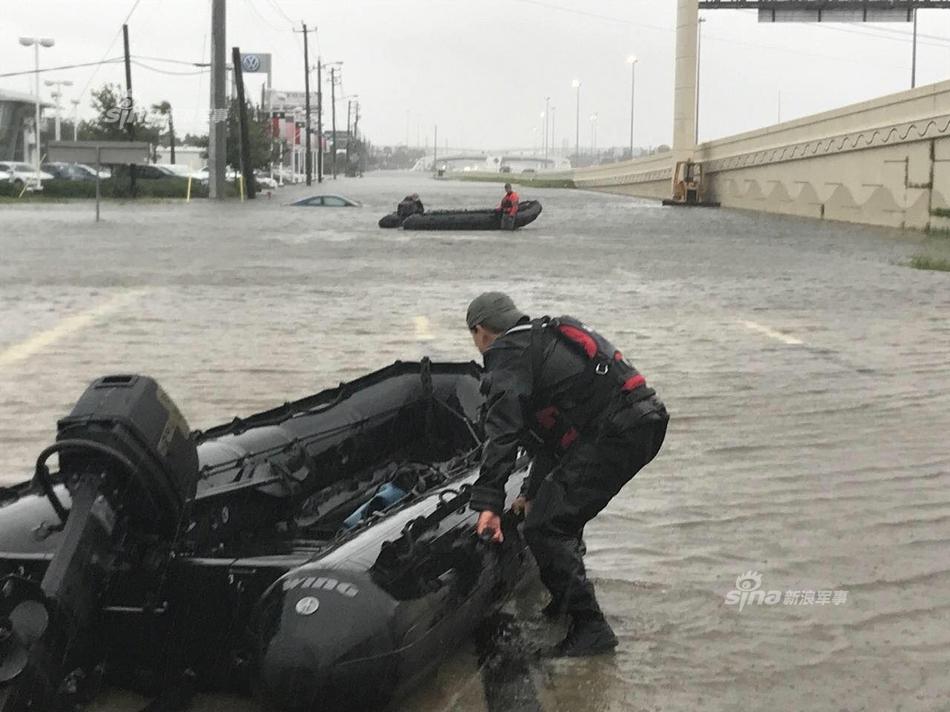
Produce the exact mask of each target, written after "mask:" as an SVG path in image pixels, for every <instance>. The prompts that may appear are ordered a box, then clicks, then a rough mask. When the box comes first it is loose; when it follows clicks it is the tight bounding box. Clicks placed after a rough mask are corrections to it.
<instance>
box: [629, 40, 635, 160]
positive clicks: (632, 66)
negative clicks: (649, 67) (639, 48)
mask: <svg viewBox="0 0 950 712" xmlns="http://www.w3.org/2000/svg"><path fill="white" fill-rule="evenodd" d="M627 64H629V65H630V160H631V161H632V160H633V109H634V99H635V97H636V88H637V58H636V57H635V56H634V55H632V54H631V55H630V56H629V57H627Z"/></svg>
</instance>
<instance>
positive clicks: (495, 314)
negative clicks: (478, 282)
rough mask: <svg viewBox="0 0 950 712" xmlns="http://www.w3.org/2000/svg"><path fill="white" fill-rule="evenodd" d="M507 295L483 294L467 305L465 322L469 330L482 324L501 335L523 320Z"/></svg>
mask: <svg viewBox="0 0 950 712" xmlns="http://www.w3.org/2000/svg"><path fill="white" fill-rule="evenodd" d="M525 316H526V315H525V313H524V312H522V311H520V310H519V309H518V307H516V306H515V303H514V302H513V301H512V300H511V297H509V296H508V295H507V294H504V293H503V292H485V293H484V294H479V295H478V296H477V297H475V299H473V300H472V303H471V304H469V305H468V313H467V314H466V315H465V322H466V323H467V324H468V328H469V329H474V328H475V327H476V326H478V325H479V324H483V325H484V326H485V327H486V328H488V329H491V330H492V331H495V332H498V333H502V332H505V331H508V329H510V328H511V327H513V326H514V325H515V324H517V323H518V322H519V321H521V320H522V319H524V318H525Z"/></svg>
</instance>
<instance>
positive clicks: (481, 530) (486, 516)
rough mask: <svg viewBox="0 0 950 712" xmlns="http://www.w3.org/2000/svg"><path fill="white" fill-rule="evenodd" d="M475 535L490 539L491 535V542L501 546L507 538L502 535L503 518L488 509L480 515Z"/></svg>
mask: <svg viewBox="0 0 950 712" xmlns="http://www.w3.org/2000/svg"><path fill="white" fill-rule="evenodd" d="M475 533H476V534H478V536H479V537H482V536H483V535H484V537H485V538H488V535H489V534H490V535H491V539H490V541H491V542H492V543H494V544H501V543H502V542H503V541H504V540H505V537H504V536H503V535H502V533H501V517H499V516H498V515H497V514H495V513H494V512H489V511H488V510H487V509H486V510H485V511H484V512H482V513H481V514H479V515H478V523H477V524H476V525H475Z"/></svg>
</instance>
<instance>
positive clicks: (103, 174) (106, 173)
mask: <svg viewBox="0 0 950 712" xmlns="http://www.w3.org/2000/svg"><path fill="white" fill-rule="evenodd" d="M76 165H77V166H78V167H79V168H81V169H82V170H84V171H86V172H87V173H89V175H91V176H92V177H93V178H95V177H96V169H95V168H93V167H92V166H87V165H86V164H85V163H77V164H76ZM99 177H100V178H102V180H105V179H106V178H111V177H112V169H111V168H106V167H105V166H100V168H99Z"/></svg>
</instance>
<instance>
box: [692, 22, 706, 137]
mask: <svg viewBox="0 0 950 712" xmlns="http://www.w3.org/2000/svg"><path fill="white" fill-rule="evenodd" d="M704 22H706V18H705V17H700V18H699V19H698V20H696V135H695V137H694V141H695V143H699V72H700V69H702V63H703V23H704Z"/></svg>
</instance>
